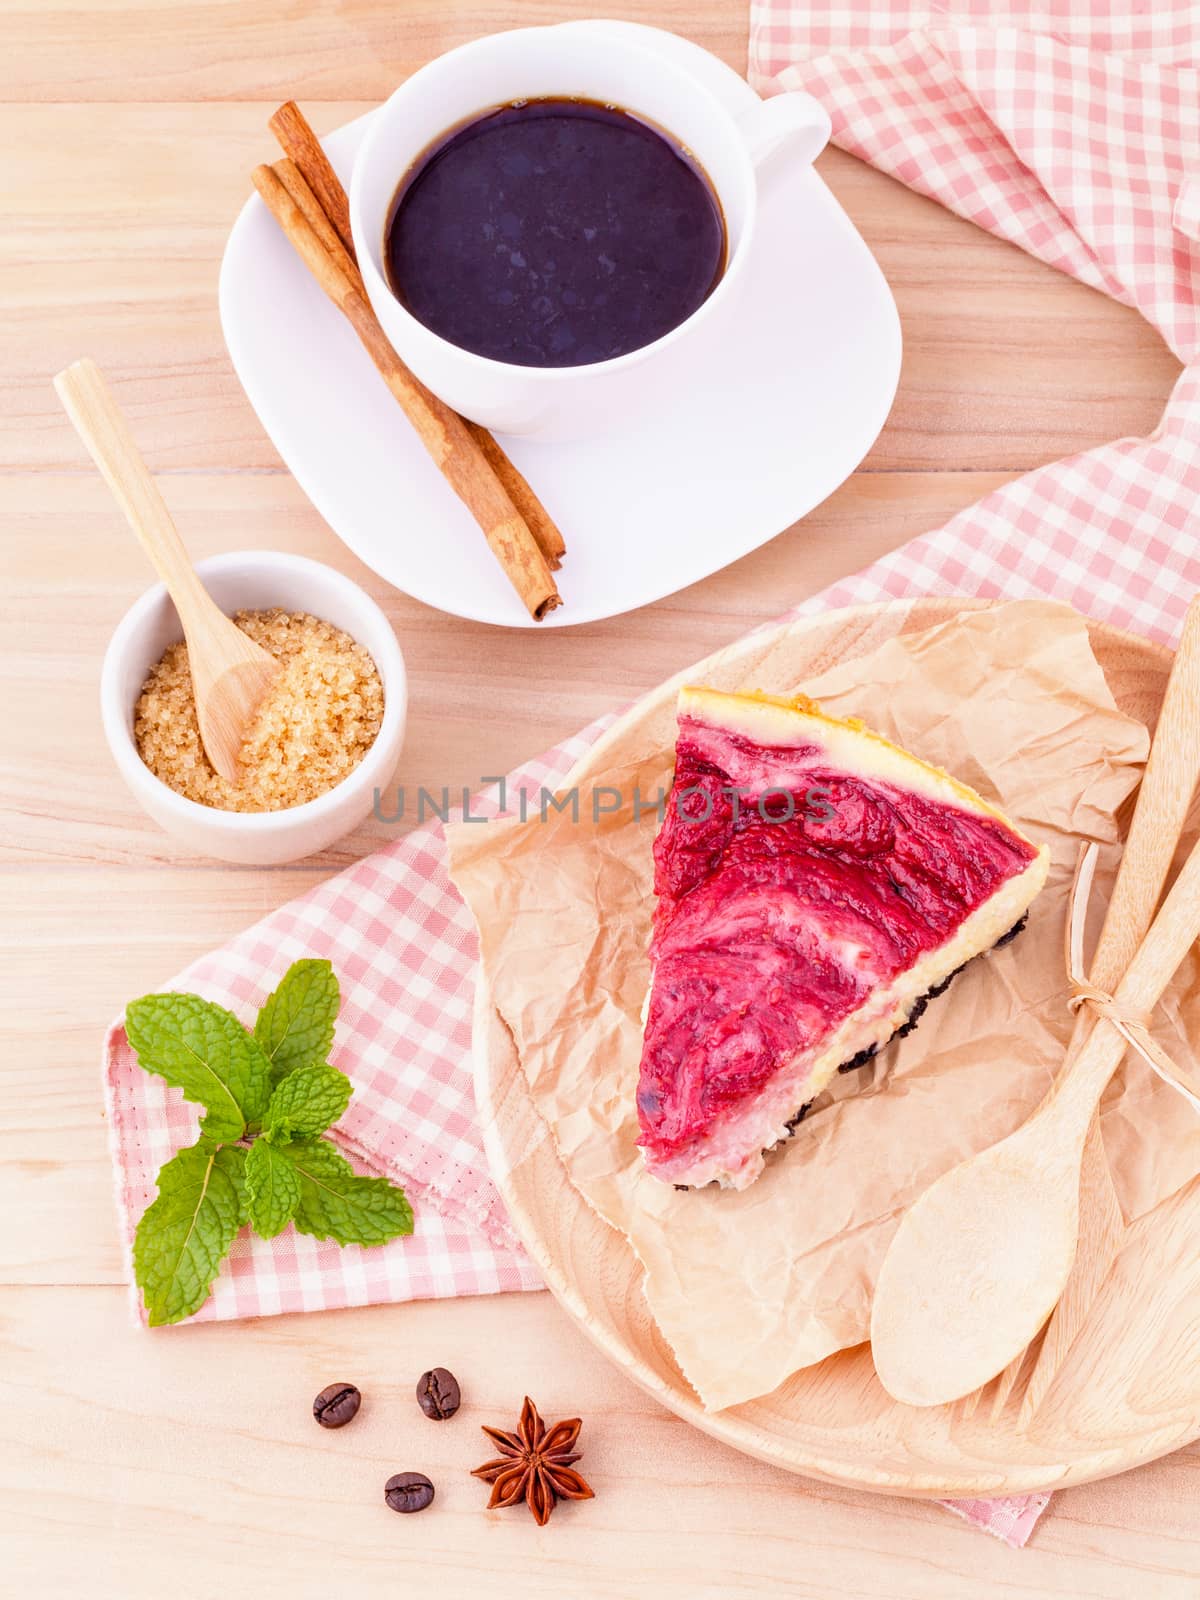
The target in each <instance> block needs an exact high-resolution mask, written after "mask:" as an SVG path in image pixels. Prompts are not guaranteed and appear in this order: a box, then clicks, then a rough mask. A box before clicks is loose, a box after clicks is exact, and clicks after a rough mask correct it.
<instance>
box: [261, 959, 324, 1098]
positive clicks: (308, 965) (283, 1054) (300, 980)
mask: <svg viewBox="0 0 1200 1600" xmlns="http://www.w3.org/2000/svg"><path fill="white" fill-rule="evenodd" d="M340 1004H341V995H340V993H339V990H338V981H337V978H336V977H335V976H334V972H333V966H332V964H331V963H330V962H328V961H314V960H306V961H293V962H292V964H291V966H290V967H289V968H288V969H287V971H286V972H285V973H284V975H283V981H282V983H281V984H280V985H279V987H278V989H276V991H275V993H274V994H272V995H268V997H267V1001H266V1004H265V1005H264V1006H263V1008H262V1010H261V1011H260V1012H259V1013H258V1020H257V1022H256V1023H255V1024H254V1037H255V1038H256V1039H257V1040H258V1042H259V1044H260V1045H261V1046H262V1049H263V1052H264V1053H265V1055H266V1057H267V1060H268V1061H269V1062H270V1063H271V1082H272V1084H276V1083H279V1082H280V1080H281V1079H283V1078H286V1077H287V1075H288V1074H289V1073H290V1072H295V1071H296V1069H297V1067H313V1066H320V1064H321V1063H322V1062H323V1061H324V1060H325V1058H326V1056H328V1054H329V1047H330V1045H332V1043H333V1025H334V1023H335V1022H336V1020H337V1014H338V1006H339V1005H340Z"/></svg>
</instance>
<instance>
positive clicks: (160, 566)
mask: <svg viewBox="0 0 1200 1600" xmlns="http://www.w3.org/2000/svg"><path fill="white" fill-rule="evenodd" d="M54 387H55V390H56V391H57V394H58V397H59V399H60V400H61V401H62V403H63V405H64V407H65V408H66V412H67V415H68V416H69V417H70V419H71V421H72V422H73V423H74V425H75V431H76V433H77V434H78V435H79V437H80V438H81V439H82V440H83V442H84V444H85V446H86V447H87V450H88V453H89V455H90V456H91V458H92V460H93V461H94V462H95V463H96V465H97V467H99V469H100V473H101V476H102V477H103V478H104V481H105V483H107V484H108V487H109V488H110V489H111V490H112V492H113V496H114V498H115V499H116V501H117V504H118V505H119V506H120V507H121V510H122V511H123V512H124V513H125V517H126V520H127V521H128V523H129V526H130V527H131V528H132V529H133V531H134V533H135V534H136V535H137V537H138V540H139V542H140V543H141V546H142V549H143V550H144V551H145V552H146V554H147V555H148V556H149V557H150V560H151V563H152V564H153V566H154V570H155V571H156V572H157V573H158V575H159V577H160V578H161V579H162V581H163V582H164V583H165V584H166V586H167V591H168V593H169V594H170V596H171V599H172V600H173V601H174V603H175V609H176V611H177V612H178V613H179V620H180V622H181V623H182V624H183V634H184V638H185V639H186V640H187V651H188V665H189V666H190V668H191V673H192V690H193V693H194V695H195V699H196V716H197V720H198V721H199V724H200V738H201V740H202V741H203V744H204V751H205V754H206V755H207V756H208V759H209V760H210V761H211V762H212V764H213V766H214V768H215V769H216V771H217V772H218V773H220V775H221V777H222V778H224V779H225V780H226V781H227V782H228V783H238V782H239V781H240V775H241V774H240V766H239V762H240V757H241V751H242V746H243V744H244V743H245V741H246V735H247V733H248V732H249V729H250V725H251V723H252V722H253V720H254V714H255V712H256V711H257V710H258V707H259V705H260V704H261V703H262V699H263V696H264V695H265V694H266V693H267V691H268V689H270V687H271V685H272V683H274V681H275V678H276V675H277V674H278V672H279V663H278V661H276V659H275V657H274V656H272V655H269V654H268V653H267V651H265V650H264V649H263V648H262V647H261V646H260V645H257V644H255V643H254V641H253V640H252V639H249V638H247V637H246V635H245V634H244V633H243V632H242V630H241V629H240V628H238V627H236V626H235V625H234V623H232V622H231V621H230V619H229V618H228V617H227V616H226V615H225V613H224V612H223V611H222V610H221V609H220V607H219V606H218V605H217V603H216V601H215V600H214V599H213V598H212V596H211V595H210V594H209V592H208V590H207V589H206V588H205V587H204V585H203V584H202V583H201V582H200V579H199V578H198V577H197V576H196V573H195V571H194V570H193V567H192V564H191V562H190V561H189V560H188V554H187V551H186V550H185V549H184V547H183V541H182V539H181V538H180V537H179V532H178V530H177V529H176V527H175V524H174V522H172V520H171V514H170V512H169V511H168V510H167V508H166V505H165V503H164V501H163V497H162V495H161V494H159V492H158V488H157V486H156V484H155V482H154V479H153V478H152V477H151V476H150V472H149V469H148V468H147V466H146V463H145V461H143V459H142V457H141V455H140V453H139V451H138V448H137V446H136V445H135V444H134V442H133V436H132V435H131V434H130V432H129V426H128V424H127V423H126V421H125V418H124V417H123V416H122V414H121V412H120V409H119V408H118V406H117V403H116V401H115V400H114V398H113V396H112V392H111V390H110V389H109V387H108V385H107V384H106V383H105V381H104V378H103V377H102V375H101V373H100V369H99V368H98V367H97V366H96V363H95V362H94V361H76V362H75V363H74V365H72V366H69V367H67V368H66V370H65V371H63V372H60V373H59V374H58V376H57V377H56V378H55V380H54Z"/></svg>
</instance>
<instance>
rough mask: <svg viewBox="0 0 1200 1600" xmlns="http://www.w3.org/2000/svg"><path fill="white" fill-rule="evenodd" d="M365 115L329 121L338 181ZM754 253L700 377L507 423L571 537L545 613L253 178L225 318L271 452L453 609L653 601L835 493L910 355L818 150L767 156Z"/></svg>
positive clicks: (408, 583) (394, 568) (399, 574)
mask: <svg viewBox="0 0 1200 1600" xmlns="http://www.w3.org/2000/svg"><path fill="white" fill-rule="evenodd" d="M559 26H562V27H568V28H575V29H580V28H583V29H597V28H601V29H613V28H620V29H624V30H628V29H631V28H632V29H635V30H636V32H637V35H638V38H639V40H640V41H641V43H642V44H643V46H649V47H653V48H656V49H660V50H662V51H663V52H664V53H666V54H667V55H669V56H671V57H672V58H675V59H677V60H679V61H680V63H681V64H682V65H684V66H686V67H687V68H688V69H690V70H691V71H692V72H695V73H697V74H698V75H700V76H702V77H703V79H704V81H705V82H706V83H707V84H708V86H709V88H710V89H711V90H712V91H713V92H714V93H715V94H717V95H719V97H720V98H721V99H722V100H723V101H725V102H726V104H728V105H729V106H730V108H731V109H733V110H734V111H735V112H737V111H741V110H743V109H744V107H745V106H746V105H747V104H748V103H753V100H754V91H753V90H752V89H751V88H750V87H749V85H748V84H747V83H746V82H745V81H744V80H743V79H742V78H740V77H739V76H738V75H737V73H736V72H734V71H733V70H732V68H730V67H727V66H726V65H725V64H724V63H723V62H721V61H719V60H718V59H717V58H716V57H715V56H713V55H711V54H710V53H709V52H708V51H706V50H703V49H702V48H701V47H700V46H699V45H695V44H692V43H690V42H689V41H687V40H684V39H680V38H678V37H676V36H675V35H674V34H670V33H665V32H663V31H662V30H660V29H657V28H647V27H643V26H641V25H640V24H637V23H621V22H573V23H562V24H559ZM370 115H371V114H370V113H368V115H367V116H365V117H360V118H358V119H357V120H356V121H354V122H351V123H347V124H346V126H345V127H343V128H340V129H338V130H337V132H336V133H333V134H331V135H330V136H329V138H328V139H327V140H325V141H324V144H325V148H326V150H327V152H328V154H329V158H330V160H331V161H332V162H333V165H334V167H335V168H336V169H337V171H338V174H339V176H340V177H341V178H342V181H343V182H344V183H347V184H348V183H349V179H350V173H351V170H352V168H353V165H354V157H355V153H356V151H357V149H358V147H359V144H360V142H361V140H362V138H363V135H364V133H365V132H366V129H367V126H368V123H369V121H370ZM748 268H749V272H748V277H747V282H746V284H745V286H744V292H743V293H742V294H741V295H740V296H739V297H738V300H737V303H736V307H735V308H734V309H733V311H732V315H731V317H730V319H729V321H728V323H727V324H726V325H724V326H723V336H722V338H721V339H720V341H719V343H718V342H717V341H714V340H710V341H709V342H708V345H707V346H706V345H705V344H704V342H703V339H702V337H701V336H699V335H698V337H697V339H696V340H695V341H694V343H693V344H689V346H688V350H689V357H688V359H689V361H690V362H694V371H695V381H694V382H692V383H684V384H681V386H680V389H679V393H678V396H677V400H676V402H675V404H674V405H673V407H672V408H671V409H670V411H669V412H667V411H664V412H663V413H662V414H660V415H657V416H655V417H654V418H653V420H652V421H651V422H650V423H649V424H647V423H646V422H645V421H644V420H643V421H642V422H641V423H640V424H639V425H638V426H637V427H635V428H630V429H628V430H626V431H621V432H615V433H607V434H605V436H604V437H603V438H598V439H594V440H585V441H582V442H572V443H568V444H550V443H543V444H538V443H536V442H531V441H529V440H525V439H515V438H513V439H509V438H505V439H504V440H503V442H504V445H505V448H506V449H507V450H508V451H509V454H510V455H511V457H512V459H513V461H514V462H515V463H516V464H517V466H518V467H519V468H520V469H521V471H522V472H523V473H525V475H526V477H527V478H528V479H529V482H530V483H531V484H532V485H533V487H534V488H535V490H536V491H537V493H538V494H539V495H540V496H541V498H542V500H543V501H544V502H545V504H546V507H547V509H548V510H549V511H550V513H551V515H552V516H553V517H554V518H555V520H556V521H557V522H558V524H559V527H560V528H561V529H562V532H563V537H564V538H565V540H566V543H567V555H566V559H565V561H564V563H563V567H562V571H561V572H560V573H559V574H558V578H559V585H560V588H561V591H562V595H563V605H562V606H561V607H560V609H558V610H557V611H554V612H552V613H551V614H550V616H549V617H548V618H547V619H546V621H545V622H543V623H540V624H535V623H534V622H533V621H532V619H531V618H530V617H529V616H528V615H527V613H526V612H525V610H524V607H523V606H522V605H521V602H520V601H519V599H518V598H517V596H516V594H515V593H514V591H513V590H512V589H511V587H510V586H509V584H508V581H507V579H506V578H505V576H504V574H503V573H502V572H501V570H500V568H499V566H498V565H497V564H496V562H495V561H494V559H493V558H492V556H491V554H490V552H489V551H488V548H487V546H486V544H485V543H484V540H483V535H482V534H481V533H480V531H479V529H478V528H477V527H476V525H475V523H474V521H473V520H472V518H471V516H470V514H469V513H468V512H467V511H466V510H465V508H464V507H463V506H462V505H461V503H460V502H459V501H458V499H457V498H456V497H455V495H454V493H453V491H452V490H451V489H450V488H449V487H448V485H447V484H446V483H445V481H444V480H443V478H442V477H441V475H440V473H439V472H438V470H437V468H436V467H435V466H434V465H433V463H432V462H431V461H430V460H429V458H428V456H427V455H426V454H425V451H424V449H423V447H422V446H421V444H420V442H419V440H418V439H417V436H416V434H415V433H414V432H413V431H412V429H411V428H410V426H409V424H408V422H407V421H406V419H405V418H404V416H403V415H402V413H401V412H400V409H399V407H398V406H397V404H396V402H395V400H393V398H392V396H391V395H390V394H389V392H388V390H387V389H386V387H385V386H384V383H383V380H382V378H380V377H379V375H378V373H377V372H376V370H375V368H374V366H373V365H372V364H371V361H370V358H369V357H368V356H367V354H366V352H365V351H364V350H363V349H362V347H361V346H360V345H359V343H358V341H357V339H356V338H355V336H354V334H353V333H352V331H351V330H350V328H349V326H348V325H347V324H346V322H345V320H344V319H343V317H342V316H341V313H340V312H338V311H337V310H335V308H334V307H333V306H332V305H330V304H329V302H328V301H327V300H326V299H325V297H324V296H323V294H322V293H321V291H320V289H318V287H317V285H316V284H315V283H314V282H313V280H312V279H311V278H310V277H309V275H308V273H307V271H306V270H305V268H304V266H303V264H302V263H301V262H300V260H299V258H298V257H297V256H296V255H295V254H294V252H293V251H292V247H291V246H290V245H289V244H288V242H287V240H286V239H285V238H284V236H283V234H282V233H281V232H280V231H279V229H278V227H277V226H276V224H275V222H274V220H273V219H272V218H271V216H270V215H269V213H268V212H267V210H266V207H265V206H264V205H263V203H262V202H261V200H259V198H258V196H257V195H255V196H253V197H252V198H251V199H250V200H249V201H248V202H247V203H246V205H245V207H244V208H243V210H242V212H241V215H240V216H239V217H238V219H237V222H236V223H235V224H234V227H233V231H232V233H231V234H230V236H229V242H228V244H227V245H226V249H225V256H224V260H223V262H222V265H221V282H220V309H221V324H222V328H223V330H224V334H225V341H226V343H227V345H228V347H229V353H230V356H231V357H232V360H233V364H234V367H235V369H236V371H237V374H238V377H239V378H240V379H241V382H242V385H243V387H244V388H245V390H246V393H247V395H248V396H249V398H250V402H251V404H252V405H253V407H254V409H255V410H256V411H257V413H258V415H259V418H260V420H261V421H262V424H263V426H264V428H265V429H266V431H267V433H268V434H269V435H270V437H271V439H272V440H273V441H274V443H275V446H276V448H277V449H278V450H279V453H280V455H281V456H282V457H283V459H284V461H285V462H286V463H287V466H288V468H289V469H290V471H291V472H292V474H293V475H294V477H295V478H296V481H297V482H298V483H299V484H300V486H301V488H302V489H303V490H304V492H305V493H306V494H307V495H308V497H309V499H310V500H311V501H312V502H313V504H314V505H315V506H316V508H317V510H318V511H319V512H320V513H321V515H322V516H323V517H324V518H325V520H326V521H327V522H328V523H329V525H330V527H331V528H333V530H334V532H335V533H337V534H338V536H339V537H340V538H341V539H343V540H344V541H345V543H346V544H347V545H348V546H349V547H350V549H351V550H353V551H354V553H355V554H356V555H357V556H358V557H359V558H360V559H361V560H362V561H364V562H365V563H366V564H367V565H368V566H369V567H372V568H373V569H374V570H375V571H376V572H377V573H379V575H380V576H381V577H383V578H386V579H387V580H388V582H389V583H392V584H394V585H395V586H396V588H398V589H401V590H403V591H404V592H405V593H406V594H410V595H412V596H414V597H415V598H416V599H418V600H422V601H424V602H425V603H426V604H427V605H431V606H435V607H437V608H438V609H439V610H442V611H447V612H450V613H452V614H453V615H456V616H461V617H466V618H470V619H472V620H474V621H479V622H490V623H496V624H500V625H503V626H506V627H517V628H520V627H535V626H538V627H544V628H556V627H569V626H571V624H573V623H577V622H594V621H597V620H598V619H600V618H603V617H611V616H616V615H618V614H619V613H621V612H623V611H631V610H634V609H635V608H636V607H638V606H644V605H647V604H649V603H650V602H651V601H653V600H658V599H660V598H661V597H662V596H663V595H667V594H671V593H673V592H674V591H675V590H677V589H682V588H684V587H685V586H686V585H688V584H690V583H695V582H697V581H698V580H699V579H700V578H704V577H707V576H708V575H709V574H710V573H712V572H716V571H718V570H719V569H720V568H721V567H724V566H727V565H728V564H729V563H730V562H732V561H736V560H737V558H738V557H739V556H743V555H746V554H747V553H748V552H749V551H751V550H754V549H756V548H757V547H758V546H759V545H761V544H765V543H766V541H767V540H768V539H771V538H773V537H774V536H775V535H776V534H778V533H780V532H782V531H783V529H784V528H787V527H789V526H790V525H791V524H792V523H793V522H795V521H796V519H797V518H798V517H802V516H804V515H805V513H806V512H808V511H811V510H812V508H813V507H814V506H815V505H817V504H819V503H820V502H821V501H822V500H824V499H825V498H826V497H827V496H828V495H830V494H832V492H833V491H834V490H835V489H836V488H837V487H838V485H839V484H841V483H842V482H844V481H845V479H846V478H847V477H849V475H850V474H851V472H853V471H854V469H855V467H856V466H857V465H858V463H859V462H860V461H861V460H862V458H863V456H864V455H865V454H866V453H867V451H868V450H869V449H870V447H871V445H872V444H873V443H874V441H875V438H876V436H877V434H878V433H879V430H880V429H881V428H882V426H883V423H884V421H885V419H886V417H887V414H888V411H889V410H890V408H891V404H892V400H893V398H894V395H895V391H896V384H897V382H898V379H899V375H900V346H901V341H900V321H899V317H898V315H897V312H896V306H895V302H894V300H893V299H892V294H891V291H890V289H889V288H888V285H887V282H886V280H885V279H884V276H883V274H882V272H881V271H880V270H879V267H878V265H877V264H876V262H875V259H874V257H873V256H872V255H871V252H870V251H869V250H868V249H867V246H866V245H865V244H864V242H863V240H862V238H861V237H860V235H859V234H858V232H857V230H856V229H855V227H854V225H853V224H852V223H851V221H850V219H849V218H848V217H847V215H846V213H845V212H844V211H843V210H842V208H841V206H840V205H838V203H837V201H836V200H835V199H834V197H833V195H832V194H831V193H830V192H829V190H828V188H827V187H826V186H825V184H824V183H823V182H822V180H821V179H820V178H819V177H818V176H817V174H816V173H815V172H814V171H813V170H812V168H811V167H808V166H802V167H799V168H793V167H788V166H787V165H786V164H784V163H780V164H779V165H778V166H777V167H774V168H772V170H771V171H770V172H769V173H768V174H767V175H766V176H765V177H764V179H763V186H762V192H761V198H760V212H759V219H758V229H757V236H756V239H755V244H754V256H753V259H752V260H751V261H750V262H749V263H748ZM693 351H694V354H693ZM781 603H782V600H781Z"/></svg>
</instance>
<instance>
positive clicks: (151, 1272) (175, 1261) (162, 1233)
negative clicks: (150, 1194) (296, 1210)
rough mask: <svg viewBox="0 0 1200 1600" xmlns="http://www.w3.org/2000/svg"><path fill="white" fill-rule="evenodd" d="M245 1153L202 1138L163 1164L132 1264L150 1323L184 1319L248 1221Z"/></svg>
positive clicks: (198, 1302) (203, 1297) (197, 1305)
mask: <svg viewBox="0 0 1200 1600" xmlns="http://www.w3.org/2000/svg"><path fill="white" fill-rule="evenodd" d="M245 1167H246V1152H245V1151H244V1150H243V1149H241V1148H240V1147H239V1146H238V1145H229V1144H227V1145H218V1144H214V1143H213V1142H212V1141H211V1140H209V1139H201V1140H200V1142H199V1144H194V1145H192V1146H191V1147H190V1148H188V1149H186V1150H181V1151H180V1152H179V1154H178V1155H177V1156H175V1157H173V1158H172V1160H170V1161H168V1162H167V1164H166V1166H165V1167H163V1169H162V1171H161V1172H160V1173H159V1175H158V1199H157V1200H155V1201H154V1203H153V1205H151V1206H150V1207H149V1208H148V1210H147V1211H146V1212H145V1214H144V1216H143V1217H142V1220H141V1222H139V1223H138V1230H137V1236H136V1238H135V1239H134V1243H133V1267H134V1273H135V1275H136V1277H137V1281H138V1283H139V1285H140V1286H141V1290H142V1293H143V1295H144V1296H145V1298H146V1310H147V1312H148V1313H149V1316H150V1326H151V1327H152V1328H154V1327H158V1326H159V1325H160V1324H161V1323H164V1322H179V1321H181V1320H182V1319H183V1318H184V1317H190V1316H191V1315H192V1313H193V1312H194V1311H199V1309H200V1307H201V1306H202V1305H203V1304H204V1302H205V1301H206V1300H207V1299H208V1294H209V1290H210V1289H211V1288H212V1285H213V1279H214V1278H215V1277H216V1275H217V1273H218V1272H219V1271H220V1270H221V1262H222V1261H223V1260H224V1259H225V1256H226V1253H227V1252H228V1250H229V1246H230V1245H231V1244H232V1243H233V1241H234V1238H235V1237H236V1235H237V1232H238V1229H239V1228H240V1227H241V1226H242V1224H243V1222H245V1220H246V1180H245Z"/></svg>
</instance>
